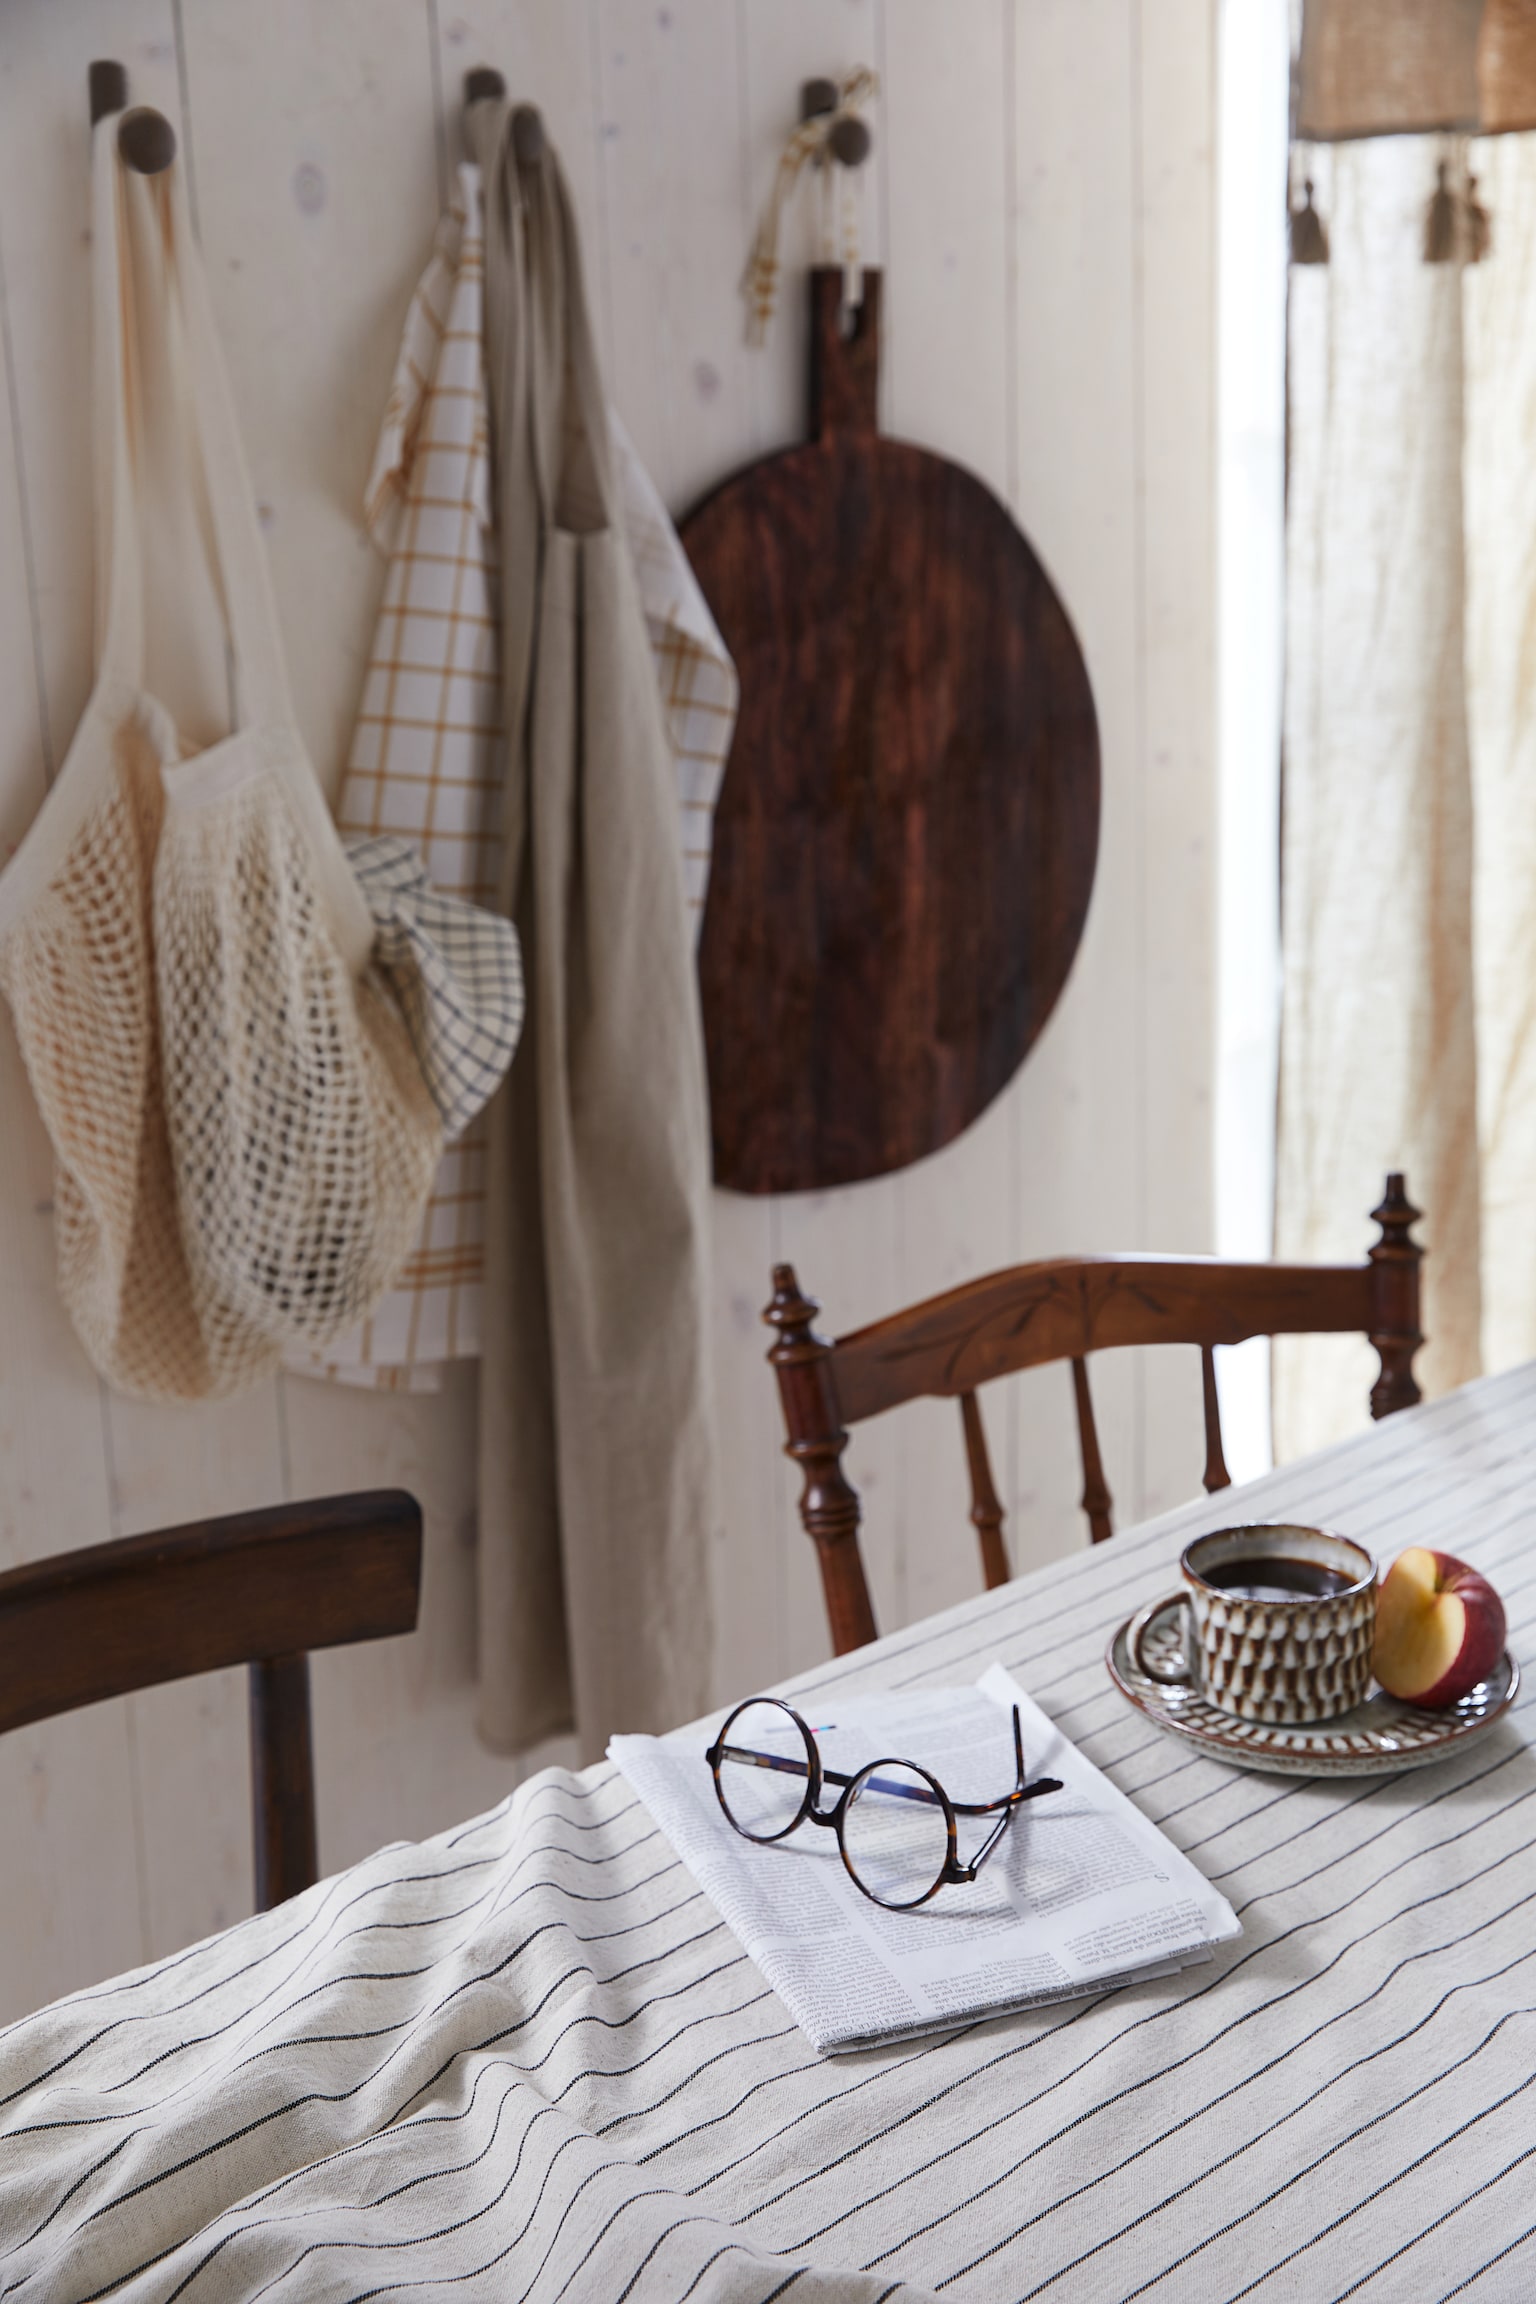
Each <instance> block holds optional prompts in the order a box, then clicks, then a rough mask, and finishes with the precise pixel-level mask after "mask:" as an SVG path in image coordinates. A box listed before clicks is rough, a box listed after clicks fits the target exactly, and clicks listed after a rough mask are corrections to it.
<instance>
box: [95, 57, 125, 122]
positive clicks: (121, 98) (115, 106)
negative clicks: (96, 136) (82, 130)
mask: <svg viewBox="0 0 1536 2304" xmlns="http://www.w3.org/2000/svg"><path fill="white" fill-rule="evenodd" d="M86 86H87V88H88V89H89V90H90V99H91V126H92V127H93V128H94V127H95V125H96V123H97V121H98V120H105V118H106V117H107V114H108V113H109V112H121V111H122V109H123V107H124V105H125V104H126V103H127V101H128V75H127V73H126V72H125V71H124V70H123V67H122V66H121V64H119V63H117V62H116V60H115V59H114V58H112V57H110V56H102V57H98V59H97V61H96V62H95V63H94V64H93V65H92V66H91V68H90V71H89V72H88V73H87V75H86Z"/></svg>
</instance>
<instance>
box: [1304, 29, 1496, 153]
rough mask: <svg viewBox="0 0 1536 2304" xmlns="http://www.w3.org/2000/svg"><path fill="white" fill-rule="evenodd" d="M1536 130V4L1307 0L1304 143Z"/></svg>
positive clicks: (1486, 134)
mask: <svg viewBox="0 0 1536 2304" xmlns="http://www.w3.org/2000/svg"><path fill="white" fill-rule="evenodd" d="M1516 128H1536V0H1306V4H1305V9H1304V13H1303V16H1302V27H1301V62H1300V68H1299V73H1298V88H1297V105H1296V134H1297V136H1298V137H1299V138H1300V139H1301V140H1302V141H1303V142H1305V143H1320V144H1326V143H1337V142H1340V141H1342V140H1343V139H1344V138H1346V137H1350V136H1406V135H1414V134H1423V133H1425V132H1426V131H1432V130H1435V129H1459V130H1462V131H1464V132H1465V133H1467V134H1469V135H1474V136H1477V135H1483V136H1489V135H1499V134H1502V133H1504V132H1505V131H1507V130H1510V129H1516Z"/></svg>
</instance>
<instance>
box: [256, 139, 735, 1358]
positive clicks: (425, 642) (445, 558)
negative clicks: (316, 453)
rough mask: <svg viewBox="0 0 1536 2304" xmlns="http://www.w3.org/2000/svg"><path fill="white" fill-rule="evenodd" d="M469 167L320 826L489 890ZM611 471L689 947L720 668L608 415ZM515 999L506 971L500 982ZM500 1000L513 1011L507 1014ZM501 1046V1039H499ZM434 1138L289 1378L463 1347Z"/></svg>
mask: <svg viewBox="0 0 1536 2304" xmlns="http://www.w3.org/2000/svg"><path fill="white" fill-rule="evenodd" d="M483 235H484V223H483V217H482V212H481V195H480V171H479V169H478V167H476V166H474V165H473V164H472V163H466V164H465V165H463V166H461V167H460V168H459V170H458V173H457V181H456V184H455V189H454V195H453V199H452V203H451V205H450V207H449V209H448V211H447V213H446V214H445V215H444V217H443V219H442V222H441V224H440V225H439V227H438V235H437V242H436V246H435V247H434V249H433V252H432V256H431V260H430V261H429V263H428V265H427V269H426V271H425V272H424V273H423V275H422V279H421V283H420V285H419V287H418V288H417V290H416V294H415V297H414V298H413V300H412V303H411V308H410V312H409V314H408V315H407V318H406V324H405V335H404V339H403V341H402V343H401V347H400V356H399V360H398V362H397V365H396V369H395V375H394V380H393V382H392V384H391V387H390V394H389V400H388V403H387V405H386V408H385V412H384V424H383V429H382V431H381V433H380V436H379V445H378V449H377V451H376V454H375V457H374V465H373V472H372V474H371V476H370V479H369V483H368V492H367V497H366V501H365V507H364V512H365V518H366V520H367V523H368V527H369V530H370V532H371V534H372V536H373V538H374V541H375V543H376V544H377V545H378V546H379V548H380V549H381V551H383V552H384V553H385V554H386V555H387V556H388V559H389V572H388V575H387V577H386V580H385V588H384V600H383V605H382V607H381V609H380V612H379V620H378V625H377V628H376V631H375V634H374V643H373V653H372V656H371V658H370V660H369V666H368V672H367V677H366V679H365V682H364V687H363V699H362V706H361V709H360V711H359V713H358V718H357V727H356V732H355V734H354V737H353V742H352V756H351V760H350V762H349V764H348V767H347V772H346V775H345V778H344V779H343V782H342V787H341V794H340V798H339V800H338V803H337V811H336V814H337V822H338V823H339V825H340V827H341V831H342V834H343V837H344V838H345V839H346V841H347V843H348V848H349V853H351V854H352V856H353V860H354V863H357V861H358V855H359V851H358V849H357V847H356V845H355V843H356V842H357V841H359V840H364V839H374V838H377V837H378V836H380V835H388V834H395V835H401V836H403V837H404V838H405V839H408V840H410V841H411V842H413V843H414V844H415V846H416V847H417V848H418V849H419V850H420V852H421V855H422V857H423V859H424V861H425V864H426V868H427V872H428V873H429V874H430V876H431V880H432V883H433V886H434V887H435V888H436V889H438V890H440V891H446V892H449V893H451V894H453V895H456V896H461V897H464V898H466V899H467V900H468V901H469V902H470V903H473V904H477V905H489V904H492V903H494V901H495V893H496V886H497V877H498V868H499V862H500V844H501V829H500V807H501V791H502V783H503V778H504V760H503V751H502V722H501V687H500V662H499V650H498V647H497V642H496V632H495V605H494V604H495V599H496V584H497V558H498V554H497V537H496V528H495V520H494V515H493V512H492V508H491V481H490V453H489V417H488V413H487V407H486V383H485V345H484V308H483V281H484V237H483ZM611 421H612V427H613V448H614V465H615V473H616V478H617V482H618V494H619V499H620V511H621V517H622V520H623V525H624V532H625V537H626V540H627V543H628V546H629V550H630V554H631V556H632V558H633V560H634V563H635V570H636V574H637V576H638V578H639V582H640V598H641V606H642V608H643V610H644V612H645V620H646V629H647V633H648V635H649V639H650V644H651V652H652V655H653V657H654V659H655V665H656V675H657V679H658V682H659V683H660V689H661V699H662V705H663V710H664V715H665V719H666V726H667V734H668V737H669V740H670V742H671V747H672V752H673V757H674V760H675V763H676V773H677V799H678V823H679V833H680V838H681V843H682V855H683V876H684V884H685V887H686V890H687V897H688V904H689V910H690V916H691V921H692V927H693V934H694V940H695V942H697V939H698V933H699V928H700V926H701V924H702V921H703V917H704V899H705V895H706V893H707V890H708V883H709V858H710V839H711V832H712V828H713V823H714V809H715V799H716V795H717V794H718V792H719V788H720V779H721V777H722V775H723V774H724V770H725V758H726V754H727V753H728V751H729V750H730V744H731V736H732V732H733V730H734V728H735V724H736V696H737V684H736V671H735V667H734V665H733V664H732V662H731V659H730V657H729V656H728V655H727V653H726V650H725V644H724V642H723V641H722V640H721V638H720V634H719V632H718V630H717V629H716V626H715V622H714V619H713V617H712V616H711V615H710V612H709V609H708V606H707V604H706V603H705V600H704V596H703V594H702V592H701V591H700V590H699V587H698V583H697V580H696V579H695V577H694V574H693V570H692V569H691V568H690V567H689V565H688V560H687V556H686V555H685V553H684V551H683V548H682V545H681V543H680V542H679V540H678V536H677V531H676V529H675V528H674V527H673V525H672V522H671V521H670V520H669V518H668V517H667V512H666V508H665V506H664V505H663V503H662V501H661V498H660V496H659V495H658V493H657V491H656V488H655V486H654V484H653V483H652V481H651V479H650V476H649V474H648V473H647V472H646V471H645V468H644V467H643V465H642V464H641V462H640V460H639V458H638V456H637V455H636V454H635V451H634V449H633V447H632V446H631V444H630V441H629V438H628V436H627V434H626V433H625V432H624V429H623V427H622V425H621V424H620V423H619V421H618V418H617V417H616V416H613V417H612V418H611ZM518 985H519V993H521V975H520V973H519V977H518ZM520 1013H521V1012H520V1011H519V1017H520ZM514 1043H515V1033H514ZM448 1134H449V1138H450V1141H449V1143H448V1145H447V1147H446V1149H445V1151H444V1154H443V1159H442V1165H441V1167H440V1168H439V1170H438V1175H437V1181H436V1184H435V1185H434V1187H433V1193H432V1198H431V1200H430V1202H429V1204H428V1207H427V1212H426V1215H425V1217H424V1219H423V1222H422V1227H421V1233H420V1237H419V1238H418V1240H417V1243H416V1245H415V1248H414V1249H413V1251H412V1253H411V1255H410V1257H409V1259H408V1260H407V1263H406V1266H405V1269H404V1271H403V1272H402V1273H401V1276H400V1279H399V1281H398V1283H397V1285H396V1286H395V1287H394V1288H393V1289H392V1290H391V1291H390V1293H389V1294H388V1295H387V1296H386V1297H385V1299H384V1301H383V1302H382V1303H381V1304H380V1305H379V1306H378V1307H377V1308H376V1310H375V1311H374V1313H373V1315H372V1317H371V1318H370V1319H369V1320H368V1321H366V1322H365V1323H363V1324H361V1325H360V1326H359V1327H358V1328H357V1329H355V1330H354V1331H353V1332H352V1333H351V1334H350V1335H348V1336H345V1337H342V1338H340V1339H339V1340H338V1341H337V1342H336V1343H335V1344H333V1345H332V1346H331V1347H330V1348H329V1349H328V1350H327V1351H326V1352H325V1353H324V1354H322V1355H306V1356H295V1357H293V1358H292V1359H291V1361H290V1365H291V1366H293V1367H295V1368H297V1369H299V1370H300V1371H301V1372H302V1373H304V1374H306V1375H311V1376H315V1375H324V1376H331V1377H335V1378H338V1379H340V1380H341V1381H343V1382H347V1383H354V1384H362V1385H369V1386H374V1387H378V1388H381V1389H389V1390H408V1391H418V1390H420V1391H430V1390H435V1389H436V1388H437V1386H438V1384H439V1383H440V1381H441V1375H442V1368H443V1364H444V1363H446V1362H449V1361H453V1360H472V1359H475V1358H477V1357H478V1355H479V1351H480V1336H481V1323H480V1303H481V1287H482V1283H483V1267H484V1204H485V1145H486V1137H485V1123H484V1122H483V1121H476V1122H474V1123H472V1124H471V1125H470V1126H469V1127H467V1128H466V1129H465V1130H464V1131H463V1133H462V1134H460V1135H458V1136H455V1133H454V1129H453V1126H452V1124H451V1123H450V1124H449V1126H448Z"/></svg>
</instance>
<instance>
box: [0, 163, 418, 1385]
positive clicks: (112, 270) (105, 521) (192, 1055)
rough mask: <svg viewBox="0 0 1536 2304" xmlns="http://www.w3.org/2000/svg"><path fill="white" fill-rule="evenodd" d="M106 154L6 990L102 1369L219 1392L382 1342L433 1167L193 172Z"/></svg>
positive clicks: (64, 1286)
mask: <svg viewBox="0 0 1536 2304" xmlns="http://www.w3.org/2000/svg"><path fill="white" fill-rule="evenodd" d="M115 126H116V123H115V122H114V121H112V120H111V119H107V120H104V121H102V122H101V124H100V125H99V126H98V128H97V130H96V137H95V150H94V172H95V174H94V234H93V237H94V266H95V299H96V309H95V427H96V474H97V553H98V562H97V566H98V603H97V677H96V685H95V689H94V691H93V693H92V696H91V700H90V703H89V705H88V706H87V708H86V712H85V716H84V718H83V720H82V721H81V724H80V727H79V730H78V731H77V733H76V736H75V740H74V743H73V744H72V745H71V747H70V751H69V756H68V758H67V759H66V761H65V763H64V767H63V769H62V771H61V773H60V775H59V778H58V780H57V782H56V783H55V785H54V787H53V789H52V790H51V792H50V793H49V795H48V798H47V800H46V802H45V803H44V806H43V808H42V810H41V811H40V813H39V816H38V818H37V821H36V822H35V824H34V825H33V826H32V829H31V830H30V832H29V833H28V835H27V838H26V839H25V840H24V842H23V843H22V846H21V848H20V849H19V850H18V852H17V854H16V856H15V858H14V859H13V861H12V863H11V864H10V866H9V867H8V869H7V871H6V872H5V874H4V876H3V878H0V987H3V989H4V991H5V994H6V997H7V998H8V1000H9V1001H10V1004H11V1007H12V1010H13V1012H14V1015H15V1019H16V1028H17V1035H18V1038H19V1040H20V1042H21V1047H22V1053H23V1055H24V1057H25V1059H26V1064H27V1070H28V1074H29V1076H30V1078H31V1081H32V1086H33V1089H34V1092H35V1094H36V1096H37V1100H38V1104H39V1107H40V1109H41V1111H42V1115H43V1119H44V1121H45V1123H46V1125H47V1128H48V1132H49V1136H50V1138H51V1140H52V1143H53V1148H54V1154H55V1160H56V1166H57V1184H56V1193H55V1208H56V1225H57V1236H58V1262H59V1280H60V1287H61V1290H62V1293H63V1295H64V1299H65V1302H66V1304H67V1306H68V1309H69V1312H70V1315H71V1317H72V1319H73V1321H74V1323H75V1326H76V1328H77V1330H78V1331H79V1334H80V1337H81V1340H82V1342H83V1343H84V1345H85V1348H86V1350H87V1352H88V1353H89V1354H90V1357H91V1359H92V1361H93V1362H94V1364H95V1365H96V1367H97V1368H98V1369H99V1370H100V1371H101V1373H102V1374H103V1375H104V1376H105V1377H106V1378H107V1379H108V1380H109V1381H110V1382H111V1383H113V1384H115V1385H117V1386H119V1387H120V1388H121V1389H123V1390H125V1391H130V1392H137V1393H141V1394H144V1395H146V1396H148V1397H150V1398H156V1399H173V1400H190V1399H201V1398H207V1397H211V1396H214V1395H217V1394H222V1393H227V1392H231V1391H233V1390H235V1389H236V1387H237V1386H239V1385H241V1384H243V1383H245V1382H248V1381H249V1380H250V1379H251V1378H252V1377H254V1376H255V1375H257V1374H259V1373H260V1372H261V1371H262V1370H263V1369H264V1368H266V1367H268V1366H269V1365H271V1364H273V1363H275V1361H276V1360H277V1358H278V1355H279V1354H280V1353H281V1352H282V1351H283V1350H284V1349H285V1348H288V1347H291V1346H293V1345H308V1346H313V1347H323V1346H324V1345H325V1344H327V1343H328V1342H329V1341H330V1340H331V1339H332V1338H333V1337H335V1336H336V1335H337V1334H339V1333H340V1332H341V1330H342V1329H344V1328H346V1327H347V1326H349V1325H350V1324H351V1323H352V1322H354V1321H356V1320H357V1319H359V1318H360V1317H363V1316H364V1315H366V1314H367V1312H368V1311H369V1310H370V1309H371V1307H372V1305H373V1304H374V1303H375V1302H376V1301H377V1299H378V1298H379V1296H380V1295H381V1294H382V1293H383V1291H384V1290H385V1289H386V1288H387V1287H388V1286H389V1284H390V1282H391V1280H392V1279H393V1277H394V1275H395V1273H396V1272H397V1270H398V1269H399V1266H400V1264H401V1262H402V1261H403V1259H404V1257H405V1256H406V1254H407V1253H408V1251H409V1249H410V1246H411V1244H412V1241H413V1240H414V1238H415V1234H416V1230H417V1227H418V1224H419V1222H420V1218H421V1212H422V1208H423V1206H424V1204H425V1201H426V1197H427V1194H428V1192H429V1190H430V1187H431V1182H432V1176H433V1172H434V1169H435V1167H436V1163H437V1159H438V1155H439V1153H440V1151H441V1147H442V1125H441V1120H440V1117H439V1114H438V1110H437V1107H436V1105H435V1104H434V1102H433V1100H432V1097H431V1095H430V1093H429V1091H428V1088H427V1085H426V1083H425V1081H424V1079H423V1077H422V1073H421V1069H420V1066H419V1064H418V1062H417V1060H416V1058H415V1055H414V1054H413V1051H412V1047H411V1043H410V1039H409V1036H408V1034H407V1031H406V1028H405V1025H404V1023H403V1021H402V1019H401V1016H400V1013H399V1011H398V1009H397V1008H396V1006H395V1005H394V1003H393V1001H392V1000H391V998H390V996H389V992H388V990H387V988H386V985H385V983H384V980H383V979H382V978H381V977H380V976H379V975H378V973H377V972H376V971H375V970H374V969H373V968H372V966H371V964H370V955H371V952H372V948H373V941H374V938H373V927H372V922H371V919H370V916H369V912H368V907H367V904H366V903H365V901H364V898H363V895H362V893H361V891H360V889H359V887H358V884H357V882H356V880H355V879H354V877H353V874H352V872H351V869H350V867H349V866H348V863H347V860H346V857H345V855H344V853H343V851H342V848H341V845H340V841H339V838H338V836H337V833H336V830H335V827H334V825H333V824H332V822H331V818H330V815H329V812H328V810H327V808H326V805H325V801H324V797H323V795H322V793H321V791H320V788H319V785H318V783H317V781H316V778H315V775H314V771H313V769H312V767H311V766H310V763H309V760H308V758H307V757H306V755H305V752H304V748H303V745H302V742H301V741H300V738H299V736H298V733H297V731H296V729H295V727H294V725H293V716H292V709H291V706H290V703H289V698H288V689H287V680H286V676H285V673H284V669H283V662H282V652H281V646H280V642H279V639H278V631H277V619H276V613H275V609H274V606H273V602H272V597H271V590H270V586H269V583H268V579H267V571H266V564H265V557H264V554H263V550H262V546H261V540H260V537H259V535H258V534H257V531H256V525H255V520H254V516H253V512H252V507H251V497H250V490H249V486H248V483H247V480H246V475H245V469H244V461H243V458H242V456H241V452H240V444H239V438H238V434H237V431H236V427H235V421H234V412H233V406H232V403H231V400H230V396H229V391H228V386H227V383H226V381H225V377H224V372H223V366H222V362H221V359H220V355H219V352H218V347H217V342H216V339H215V335H214V330H213V324H212V318H211V314H210V312H209V309H208V304H207V296H206V290H205V287H204V282H203V277H202V270H201V266H200V263H199V260H198V256H197V252H196V248H195V245H194V243H193V239H192V233H191V227H190V222H189V219H188V214H187V206H186V198H185V193H184V190H183V187H182V182H181V171H180V167H179V165H174V166H173V167H171V168H170V169H168V170H167V171H166V172H165V173H164V174H162V175H160V176H157V177H153V178H146V177H142V176H139V175H137V174H136V173H134V172H133V171H131V170H125V169H124V168H123V167H122V165H121V163H120V161H119V159H118V156H117V147H116V138H115Z"/></svg>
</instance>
